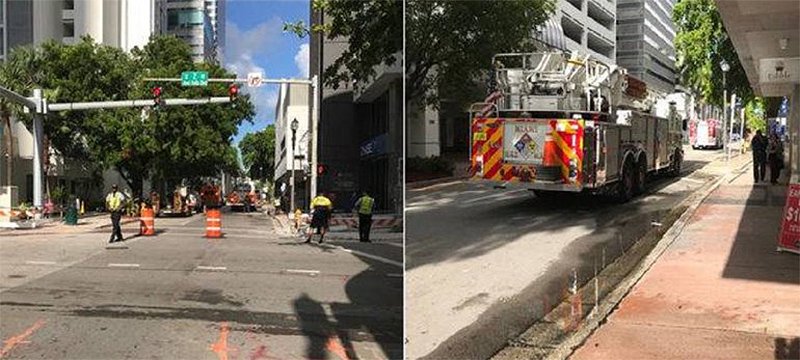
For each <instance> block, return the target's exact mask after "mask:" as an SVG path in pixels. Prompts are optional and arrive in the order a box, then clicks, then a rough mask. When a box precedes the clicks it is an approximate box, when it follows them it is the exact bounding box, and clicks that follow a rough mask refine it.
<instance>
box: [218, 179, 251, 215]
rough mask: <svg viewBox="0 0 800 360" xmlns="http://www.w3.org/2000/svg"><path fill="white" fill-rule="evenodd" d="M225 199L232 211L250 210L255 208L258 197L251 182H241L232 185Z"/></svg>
mask: <svg viewBox="0 0 800 360" xmlns="http://www.w3.org/2000/svg"><path fill="white" fill-rule="evenodd" d="M225 200H226V201H225V204H226V205H228V206H229V207H230V208H231V210H232V211H237V210H238V211H250V210H252V209H254V208H255V204H256V202H257V201H258V197H257V195H256V191H255V186H254V185H253V184H250V183H241V184H238V185H236V186H234V189H233V191H231V192H230V193H228V196H227V197H226V199H225Z"/></svg>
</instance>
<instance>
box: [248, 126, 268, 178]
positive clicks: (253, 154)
mask: <svg viewBox="0 0 800 360" xmlns="http://www.w3.org/2000/svg"><path fill="white" fill-rule="evenodd" d="M239 150H241V152H242V163H243V164H244V168H245V169H246V174H247V176H249V177H250V178H251V179H253V180H263V181H267V182H269V181H271V180H272V177H273V175H274V174H275V126H274V125H269V126H267V127H266V128H265V129H264V130H261V131H259V132H255V133H249V134H247V135H245V136H244V138H243V139H242V141H240V142H239Z"/></svg>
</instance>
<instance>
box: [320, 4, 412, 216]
mask: <svg viewBox="0 0 800 360" xmlns="http://www.w3.org/2000/svg"><path fill="white" fill-rule="evenodd" d="M328 20H329V19H327V18H326V17H325V14H322V13H320V12H317V11H314V9H313V8H312V9H311V23H312V25H316V24H323V23H325V21H328ZM347 46H348V42H347V39H343V38H337V39H328V38H325V37H323V36H320V35H319V34H314V35H312V37H311V43H310V56H309V60H310V73H311V75H312V76H313V75H320V74H322V72H323V71H324V69H325V68H327V67H328V66H329V65H330V64H332V63H333V62H334V61H335V60H336V59H338V58H339V56H341V54H342V53H343V52H344V50H345V49H346V48H347ZM401 56H402V54H399V53H398V54H396V57H397V62H395V63H394V64H393V65H392V66H378V67H377V68H376V69H375V70H376V74H375V76H374V77H373V78H371V79H370V80H369V81H365V82H364V83H357V84H352V83H342V84H340V86H339V87H338V88H337V89H333V88H331V87H327V86H323V87H322V88H321V91H320V99H319V101H320V104H321V106H320V107H321V111H320V118H319V124H318V129H319V134H318V135H319V136H318V144H319V149H318V151H319V152H318V155H317V156H318V159H319V164H320V165H321V166H320V168H319V169H316V170H315V171H318V176H319V177H318V180H317V181H318V184H317V189H318V190H317V191H318V192H326V193H330V194H332V196H333V197H334V199H332V200H333V202H334V206H335V208H336V209H337V210H340V211H349V210H350V209H351V207H352V206H353V204H354V203H355V200H356V199H357V197H358V196H359V191H364V190H366V191H368V192H370V194H371V195H372V196H373V197H374V198H375V209H376V211H377V212H392V213H396V214H399V213H402V209H403V191H402V180H401V179H402V174H403V172H402V169H403V162H402V158H403V140H402V139H403V112H402V111H403V110H402V109H403V98H402V96H403V95H402V94H403V91H402V67H401V65H400V59H401ZM324 80H325V79H324V78H323V79H322V81H323V82H324ZM320 170H321V171H320Z"/></svg>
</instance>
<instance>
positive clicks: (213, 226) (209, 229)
mask: <svg viewBox="0 0 800 360" xmlns="http://www.w3.org/2000/svg"><path fill="white" fill-rule="evenodd" d="M206 237H208V238H218V237H222V213H221V212H220V211H219V209H216V208H211V209H208V211H206Z"/></svg>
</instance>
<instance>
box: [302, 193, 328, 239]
mask: <svg viewBox="0 0 800 360" xmlns="http://www.w3.org/2000/svg"><path fill="white" fill-rule="evenodd" d="M311 210H312V211H313V215H312V216H311V226H310V227H309V229H308V238H307V239H306V243H310V242H311V237H312V236H314V229H317V233H318V234H320V237H319V243H320V244H321V243H322V239H323V238H324V237H325V232H326V231H327V230H328V220H329V219H330V217H331V212H333V203H332V202H331V200H330V199H328V198H327V197H326V196H325V195H323V194H320V195H317V196H316V197H315V198H314V199H313V200H311Z"/></svg>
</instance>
